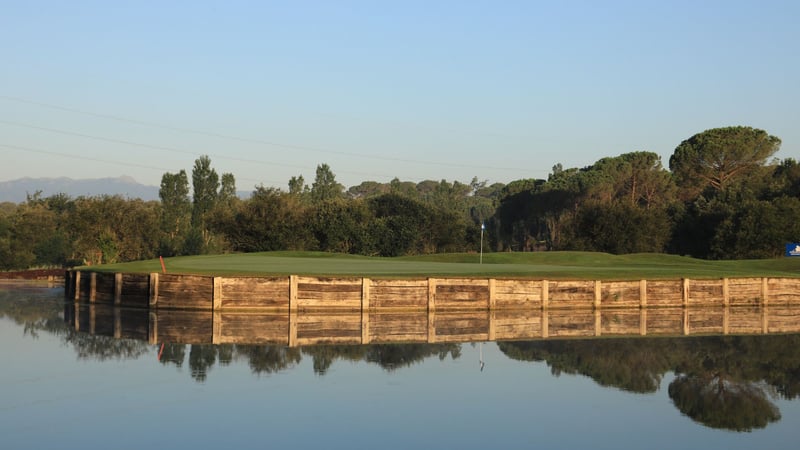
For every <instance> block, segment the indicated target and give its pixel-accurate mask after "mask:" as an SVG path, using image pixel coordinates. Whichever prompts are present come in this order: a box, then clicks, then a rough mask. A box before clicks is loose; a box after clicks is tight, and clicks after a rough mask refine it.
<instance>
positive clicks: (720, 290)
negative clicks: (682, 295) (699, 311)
mask: <svg viewBox="0 0 800 450" xmlns="http://www.w3.org/2000/svg"><path fill="white" fill-rule="evenodd" d="M686 284H687V289H690V290H691V294H692V296H691V298H688V297H687V302H688V303H687V304H688V306H690V307H695V306H723V305H724V304H725V300H724V296H725V292H724V291H725V287H724V285H725V282H724V281H723V280H722V279H712V280H686Z"/></svg>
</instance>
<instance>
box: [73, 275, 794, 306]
mask: <svg viewBox="0 0 800 450" xmlns="http://www.w3.org/2000/svg"><path fill="white" fill-rule="evenodd" d="M64 289H65V294H66V295H67V297H68V298H74V299H75V300H76V301H79V302H83V301H85V302H88V303H104V304H115V305H120V306H137V307H149V308H151V309H194V310H234V309H236V310H238V309H241V310H254V309H263V310H275V311H286V310H288V311H297V310H310V309H334V310H339V311H362V310H365V311H372V310H387V311H389V310H417V311H427V310H440V311H457V310H470V311H477V310H502V309H519V308H527V309H530V308H537V309H569V310H578V309H592V308H595V309H613V308H631V307H633V308H636V307H641V308H644V307H647V308H651V307H659V308H662V307H664V308H674V307H695V306H763V305H800V279H795V278H730V279H729V278H722V279H707V280H690V279H681V280H638V281H591V280H580V281H563V280H559V281H553V280H508V279H500V280H496V279H486V278H426V279H411V280H372V279H369V278H352V277H351V278H326V277H306V276H295V275H291V276H289V277H263V278H256V277H212V276H199V275H174V274H159V273H152V274H149V275H148V274H121V273H117V274H109V273H99V272H80V271H69V272H67V274H66V275H65V288H64Z"/></svg>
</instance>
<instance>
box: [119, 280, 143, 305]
mask: <svg viewBox="0 0 800 450" xmlns="http://www.w3.org/2000/svg"><path fill="white" fill-rule="evenodd" d="M149 305H150V276H149V275H147V274H129V273H126V274H123V275H122V288H121V292H120V306H130V307H137V308H148V307H149Z"/></svg>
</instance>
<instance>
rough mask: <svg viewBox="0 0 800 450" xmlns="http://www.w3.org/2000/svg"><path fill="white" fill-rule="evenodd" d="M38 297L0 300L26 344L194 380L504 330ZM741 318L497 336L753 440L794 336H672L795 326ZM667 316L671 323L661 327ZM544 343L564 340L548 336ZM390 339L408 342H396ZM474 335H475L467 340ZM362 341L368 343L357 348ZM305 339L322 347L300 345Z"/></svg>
mask: <svg viewBox="0 0 800 450" xmlns="http://www.w3.org/2000/svg"><path fill="white" fill-rule="evenodd" d="M37 295H38V294H36V293H35V292H33V291H32V292H30V293H24V294H20V293H19V292H16V293H11V294H9V293H8V292H6V291H0V317H6V318H8V319H10V320H11V321H13V322H14V323H16V324H18V325H19V326H20V327H21V328H22V329H23V330H24V331H23V332H24V334H25V336H28V337H30V338H31V339H36V338H37V337H40V336H42V335H43V334H49V335H52V336H57V337H58V339H59V340H60V342H61V343H62V344H64V345H65V346H66V347H67V348H69V349H71V350H72V351H74V352H75V354H76V355H77V356H78V358H80V359H84V360H96V361H111V360H132V359H141V358H152V360H153V364H160V365H163V366H165V367H172V368H175V369H180V370H184V369H188V370H187V372H188V374H189V376H190V377H191V379H192V380H195V381H196V382H200V383H202V382H206V381H208V379H209V377H213V376H214V371H215V370H222V369H223V368H225V367H226V366H229V365H234V364H246V365H247V367H249V370H250V372H251V373H252V374H254V375H256V376H269V375H273V374H278V373H285V372H288V371H290V370H292V369H293V368H296V367H297V366H298V365H300V363H301V362H302V361H304V360H305V361H310V362H311V363H312V364H311V365H310V367H311V368H312V369H311V370H313V372H314V373H315V374H316V375H318V376H321V377H326V376H328V374H329V371H330V368H331V367H332V366H333V365H334V364H335V363H336V362H337V361H347V362H360V363H366V364H371V365H375V366H378V367H380V368H381V369H382V370H384V371H386V372H397V371H400V370H403V369H408V368H411V367H413V366H415V365H418V364H421V363H422V362H424V361H426V360H429V359H439V360H448V359H449V360H458V359H459V358H461V357H462V351H463V347H462V346H463V345H464V344H465V343H469V342H482V341H485V340H486V338H487V337H489V336H491V335H492V334H494V335H495V336H496V335H498V334H500V333H501V328H503V326H502V325H498V324H499V323H500V322H497V317H496V316H494V315H492V314H490V313H482V314H483V315H482V316H481V315H480V314H478V313H470V314H468V315H466V316H458V315H436V316H435V317H433V318H431V317H429V316H427V315H423V316H418V314H412V315H410V316H408V317H410V320H409V322H408V323H406V324H401V323H400V322H402V321H401V320H400V316H402V314H398V315H388V316H386V315H384V316H377V315H376V316H372V317H369V318H368V319H367V322H368V327H367V328H366V331H367V332H366V333H365V327H364V326H363V324H364V318H363V317H362V316H361V315H360V314H359V315H355V316H352V317H351V316H349V315H343V316H332V318H331V319H330V320H323V319H321V318H318V317H316V316H307V317H305V318H304V317H296V318H295V319H294V322H295V325H293V324H292V321H293V319H292V318H291V317H290V316H288V315H269V316H266V317H263V316H259V315H253V314H244V313H242V314H238V315H237V314H234V315H233V316H230V317H228V319H231V321H221V320H220V319H222V317H220V316H214V315H211V314H209V315H202V314H201V315H199V316H198V315H197V313H185V312H180V311H176V312H170V313H168V314H161V313H158V314H154V313H148V312H147V311H143V310H120V309H118V308H117V309H115V308H113V307H77V308H76V306H75V305H74V304H72V303H68V304H66V305H65V304H62V303H60V302H57V301H53V298H54V297H52V296H49V297H48V295H44V294H43V295H41V296H38V297H37ZM55 298H58V297H55ZM745 313H746V314H745V316H741V317H745V318H744V319H741V318H740V316H738V315H736V314H735V313H733V314H732V313H731V312H730V311H728V312H724V311H723V312H719V311H713V312H711V313H708V314H706V315H705V316H704V317H712V318H714V319H713V320H712V321H711V322H702V321H701V320H700V319H698V318H697V317H700V316H692V315H691V314H690V313H688V312H687V311H683V310H681V311H680V312H679V313H673V312H670V311H653V312H651V311H647V316H646V317H645V320H644V321H642V320H641V318H642V314H641V312H640V311H633V312H630V313H629V312H626V311H616V312H613V314H614V315H610V316H599V319H598V318H597V316H594V312H591V314H592V316H591V317H592V320H591V326H588V327H587V328H585V327H583V325H582V324H585V323H588V321H587V320H585V318H582V316H581V315H580V314H579V315H578V317H579V319H576V320H575V321H573V322H569V321H567V320H566V318H565V317H566V316H563V315H559V316H557V317H556V318H553V317H551V316H548V315H541V314H539V312H526V313H523V314H520V317H517V318H512V317H503V318H502V320H505V322H504V323H506V324H508V323H511V322H512V321H514V323H515V326H514V327H506V329H504V330H503V331H502V333H505V334H504V335H505V336H508V335H510V334H511V328H513V329H514V330H516V331H515V332H516V333H518V335H520V336H523V337H524V336H531V335H533V336H538V337H537V338H535V339H530V338H528V339H525V340H520V341H498V342H497V344H496V345H497V348H498V349H499V350H500V351H501V353H502V354H503V355H505V356H506V357H508V358H509V359H511V360H516V361H530V362H538V363H543V364H546V365H547V366H548V367H549V368H550V371H551V373H552V374H553V375H554V376H559V375H561V374H576V375H583V376H586V377H590V378H591V379H592V380H594V381H595V382H596V383H597V384H598V385H601V386H605V387H609V388H615V389H620V390H623V391H626V392H631V393H637V394H649V395H652V394H654V393H656V392H658V391H659V389H660V388H661V386H662V385H663V384H662V383H664V382H666V381H669V384H668V388H667V392H666V393H665V397H668V398H669V399H670V401H671V402H672V404H673V405H674V407H675V408H676V410H677V411H680V413H682V414H684V415H686V416H687V417H690V418H691V419H692V420H693V421H695V422H696V423H699V424H702V425H704V426H707V427H712V428H721V429H728V430H735V431H750V430H754V429H758V428H764V427H766V426H768V425H769V424H770V423H774V422H777V421H779V420H781V411H780V410H779V408H778V405H777V404H776V400H777V399H784V400H796V398H797V397H798V395H799V394H800V335H798V334H774V335H755V336H742V335H737V336H732V335H728V336H725V335H721V336H702V337H695V336H680V335H682V334H684V331H685V329H686V326H685V324H687V323H688V324H689V325H690V326H694V329H698V328H699V327H700V324H701V323H705V324H706V327H707V328H703V329H704V330H706V329H708V327H712V326H713V327H716V326H717V325H720V324H722V323H723V322H724V321H725V320H727V321H728V323H729V326H732V325H733V324H738V325H736V326H739V327H740V328H739V329H740V330H741V329H744V325H742V324H744V323H750V322H756V325H755V327H756V329H757V330H756V331H758V332H759V333H763V332H764V331H765V330H766V331H770V330H771V329H770V326H771V325H770V323H773V324H774V323H780V324H781V325H780V326H781V327H782V328H781V329H785V328H788V327H790V326H792V325H793V324H795V322H796V319H795V318H796V317H798V316H797V314H798V312H797V311H794V310H787V311H784V310H780V313H779V314H777V313H776V314H775V315H773V313H772V312H769V311H764V310H756V311H752V310H749V309H748V310H746V311H745ZM559 314H561V313H559ZM726 316H727V317H728V318H727V319H725V320H723V319H724V318H725V317H726ZM634 317H639V318H640V319H639V321H636V320H633V318H634ZM652 317H659V318H660V319H659V322H658V324H661V325H660V326H661V327H662V328H661V329H664V330H666V329H668V326H672V325H668V324H672V323H673V322H675V323H677V328H676V330H677V332H673V333H672V334H673V335H672V336H667V337H664V336H662V337H657V338H649V337H647V338H644V337H637V338H630V337H626V338H616V337H605V336H607V335H608V334H610V332H608V330H610V328H611V327H612V326H614V327H617V328H616V329H617V330H627V329H628V328H631V329H636V330H639V331H640V330H641V329H642V326H643V324H644V326H645V327H651V328H650V329H651V330H653V329H656V328H655V326H656V323H655V322H649V320H650V318H652ZM664 317H669V318H672V319H670V320H668V321H663V320H662V319H663V318H664ZM615 318H617V319H619V320H615ZM678 318H680V320H678ZM687 318H688V320H686V319H687ZM765 318H766V319H765ZM718 319H719V320H718ZM676 321H677V322H676ZM543 322H545V325H546V326H544V327H543V326H542V323H543ZM548 322H549V324H553V323H555V324H556V328H550V325H547V323H548ZM765 323H766V324H767V325H766V327H765V326H764V324H765ZM245 324H250V325H252V324H255V327H252V326H249V325H248V326H245ZM536 324H539V325H536ZM565 324H570V325H569V326H567V325H565ZM598 324H599V327H600V328H599V329H600V330H601V332H602V331H605V333H603V334H601V337H602V338H595V337H593V338H584V337H582V336H586V335H587V333H589V334H588V335H589V336H594V335H595V334H597V330H598ZM626 324H629V325H630V326H628V325H626ZM356 325H357V326H356ZM293 327H294V328H295V331H294V333H296V334H295V335H294V337H292V336H291V334H292V331H291V330H292V329H293ZM262 333H263V334H262ZM326 333H332V334H330V335H326ZM382 333H383V334H382ZM552 334H558V335H559V336H564V335H566V336H570V338H569V339H563V338H557V339H554V338H552ZM543 335H544V336H543ZM548 335H550V336H548ZM393 336H394V337H398V339H399V340H403V341H405V342H404V343H392V342H390V340H391V338H392V337H393ZM475 336H482V337H483V338H482V339H474V337H475ZM545 336H546V337H545ZM574 336H577V338H576V337H574ZM365 337H366V338H367V340H369V341H372V342H373V343H370V344H362V343H361V341H362V340H363V339H364V338H365ZM226 340H227V341H228V342H226V343H217V344H215V342H218V341H226ZM414 340H419V341H423V342H413V341H414ZM429 340H432V341H433V342H431V343H429V342H427V341H429ZM408 341H411V342H408ZM311 342H325V343H327V345H302V344H303V343H311ZM374 342H377V343H374ZM478 345H479V347H480V349H479V351H480V360H479V361H478V363H479V364H480V365H481V369H482V368H483V367H482V365H483V363H484V361H483V350H484V349H483V344H480V343H479V344H478ZM492 345H494V344H492ZM470 363H471V361H470ZM470 367H473V366H472V365H471V364H470ZM475 370H476V371H477V370H478V368H477V367H476V368H475ZM673 374H674V377H673ZM484 375H485V374H484ZM670 377H673V378H672V380H671V381H670Z"/></svg>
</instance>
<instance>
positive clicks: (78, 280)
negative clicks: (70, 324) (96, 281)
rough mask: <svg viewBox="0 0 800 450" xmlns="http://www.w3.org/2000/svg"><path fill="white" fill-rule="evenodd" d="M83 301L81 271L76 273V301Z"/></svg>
mask: <svg viewBox="0 0 800 450" xmlns="http://www.w3.org/2000/svg"><path fill="white" fill-rule="evenodd" d="M80 299H81V271H80V270H76V271H75V298H74V300H75V301H76V302H77V301H78V300H80Z"/></svg>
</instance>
